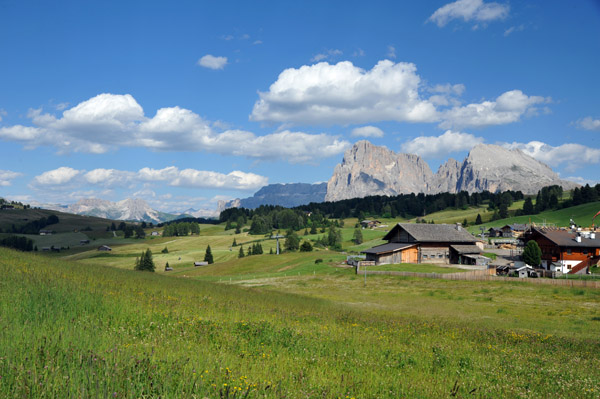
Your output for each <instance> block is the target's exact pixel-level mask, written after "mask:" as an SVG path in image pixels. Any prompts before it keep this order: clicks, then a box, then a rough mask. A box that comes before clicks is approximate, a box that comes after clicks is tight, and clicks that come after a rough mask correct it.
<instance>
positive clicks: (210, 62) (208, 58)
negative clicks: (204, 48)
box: [198, 54, 227, 69]
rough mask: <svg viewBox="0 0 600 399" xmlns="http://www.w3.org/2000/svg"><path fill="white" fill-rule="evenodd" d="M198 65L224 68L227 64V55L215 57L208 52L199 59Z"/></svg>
mask: <svg viewBox="0 0 600 399" xmlns="http://www.w3.org/2000/svg"><path fill="white" fill-rule="evenodd" d="M198 65H200V66H201V67H204V68H209V69H223V68H225V65H227V57H215V56H214V55H211V54H206V55H205V56H203V57H202V58H200V59H199V60H198Z"/></svg>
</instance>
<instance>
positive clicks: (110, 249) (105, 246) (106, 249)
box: [98, 245, 112, 251]
mask: <svg viewBox="0 0 600 399" xmlns="http://www.w3.org/2000/svg"><path fill="white" fill-rule="evenodd" d="M98 251H112V248H111V247H109V246H108V245H100V246H99V247H98Z"/></svg>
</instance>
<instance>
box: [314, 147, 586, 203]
mask: <svg viewBox="0 0 600 399" xmlns="http://www.w3.org/2000/svg"><path fill="white" fill-rule="evenodd" d="M554 184H556V185H560V186H562V187H563V188H565V189H572V188H574V187H577V186H578V185H577V184H576V183H573V182H569V181H565V180H561V179H560V178H559V177H558V175H557V174H556V173H554V171H552V169H550V167H548V166H547V165H545V164H543V163H541V162H539V161H537V160H535V159H534V158H532V157H530V156H528V155H526V154H525V153H523V152H522V151H520V150H518V149H514V150H509V149H506V148H504V147H500V146H497V145H486V144H479V145H477V146H475V147H474V148H473V149H472V150H471V151H470V152H469V155H468V156H467V158H465V160H464V161H463V162H458V161H456V160H454V159H449V160H448V161H447V162H446V163H445V164H443V165H442V166H441V167H440V168H439V170H438V171H437V173H436V174H435V175H434V174H433V173H432V172H431V170H430V169H429V166H428V165H427V163H426V162H425V161H423V160H422V159H421V158H420V157H419V156H417V155H411V154H396V153H394V152H393V151H390V150H388V149H387V148H384V147H377V146H374V145H372V144H371V143H369V142H368V141H359V142H358V143H356V144H355V145H354V146H353V147H352V148H351V149H349V150H348V151H346V153H345V154H344V159H343V160H342V163H341V164H338V165H337V166H336V168H335V170H334V172H333V176H332V177H331V179H329V182H328V184H327V195H326V196H325V200H326V201H337V200H342V199H348V198H357V197H366V196H369V195H397V194H406V193H426V194H436V193H442V192H450V193H456V192H459V191H463V190H464V191H468V192H471V193H472V192H480V191H486V190H487V191H491V192H499V191H506V190H514V191H519V190H520V191H522V192H523V193H525V194H535V193H537V192H538V190H540V189H541V188H542V187H544V186H549V185H554Z"/></svg>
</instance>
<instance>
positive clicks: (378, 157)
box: [325, 141, 433, 201]
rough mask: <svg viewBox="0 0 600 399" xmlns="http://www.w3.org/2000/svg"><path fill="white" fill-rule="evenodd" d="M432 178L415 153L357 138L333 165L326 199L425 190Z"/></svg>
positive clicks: (337, 199) (423, 162) (332, 199)
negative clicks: (397, 150) (357, 140)
mask: <svg viewBox="0 0 600 399" xmlns="http://www.w3.org/2000/svg"><path fill="white" fill-rule="evenodd" d="M432 178H433V173H432V172H431V169H430V168H429V165H427V163H426V162H425V161H423V160H422V159H421V158H420V157H419V156H418V155H413V154H396V153H395V152H393V151H390V150H388V149H387V148H385V147H378V146H375V145H373V144H371V143H369V142H368V141H359V142H357V143H356V144H354V146H353V147H352V148H351V149H349V150H348V151H346V153H345V154H344V159H343V160H342V163H341V164H338V165H337V166H336V167H335V170H334V172H333V176H332V177H331V179H329V182H328V183H327V195H326V196H325V201H339V200H343V199H348V198H357V197H366V196H369V195H398V194H406V193H420V192H426V191H427V182H428V181H430V180H431V179H432Z"/></svg>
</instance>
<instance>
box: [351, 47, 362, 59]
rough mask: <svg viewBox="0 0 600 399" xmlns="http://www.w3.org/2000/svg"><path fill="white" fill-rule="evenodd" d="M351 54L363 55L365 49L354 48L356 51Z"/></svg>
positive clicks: (355, 55)
mask: <svg viewBox="0 0 600 399" xmlns="http://www.w3.org/2000/svg"><path fill="white" fill-rule="evenodd" d="M352 56H354V57H364V56H365V50H363V49H361V48H358V49H356V51H355V52H354V53H352Z"/></svg>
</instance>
